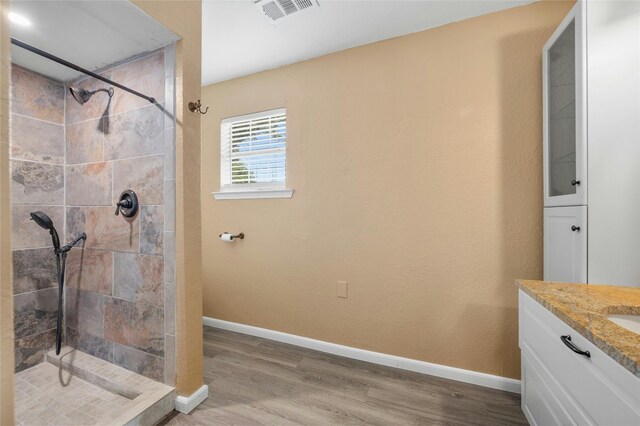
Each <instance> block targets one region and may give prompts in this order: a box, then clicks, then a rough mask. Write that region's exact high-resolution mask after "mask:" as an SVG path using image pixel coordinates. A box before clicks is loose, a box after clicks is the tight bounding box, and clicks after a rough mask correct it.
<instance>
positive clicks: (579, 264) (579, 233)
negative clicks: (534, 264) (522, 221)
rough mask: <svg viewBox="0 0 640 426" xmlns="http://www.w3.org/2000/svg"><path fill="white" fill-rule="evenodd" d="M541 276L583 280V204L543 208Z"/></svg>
mask: <svg viewBox="0 0 640 426" xmlns="http://www.w3.org/2000/svg"><path fill="white" fill-rule="evenodd" d="M544 280H545V281H562V282H572V283H587V207H586V206H578V207H548V208H545V209H544Z"/></svg>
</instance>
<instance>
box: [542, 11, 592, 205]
mask: <svg viewBox="0 0 640 426" xmlns="http://www.w3.org/2000/svg"><path fill="white" fill-rule="evenodd" d="M581 3H582V2H580V3H578V4H576V6H575V7H574V8H573V9H572V11H571V12H570V13H569V15H567V17H566V18H565V20H564V21H563V22H562V24H561V25H560V27H559V28H558V29H557V30H556V32H555V33H554V34H553V36H552V37H551V39H550V40H549V41H548V42H547V44H546V45H545V47H544V50H543V83H544V84H543V86H544V93H543V98H544V108H543V109H544V178H545V179H544V184H545V188H544V198H545V206H570V205H582V204H586V162H585V161H584V159H585V157H586V140H585V139H586V131H584V130H583V125H584V124H585V123H586V120H585V119H584V117H585V115H584V111H583V110H584V93H585V92H584V88H583V86H584V84H585V83H586V79H585V78H584V76H583V72H584V69H585V67H584V66H583V59H584V53H583V46H584V37H583V34H582V29H583V28H584V25H583V23H582V21H581V19H582V16H584V15H583V14H582V13H580V12H581V10H580V9H581V7H582V4H581Z"/></svg>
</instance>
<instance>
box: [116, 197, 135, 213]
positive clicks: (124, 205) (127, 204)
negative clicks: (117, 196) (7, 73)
mask: <svg viewBox="0 0 640 426" xmlns="http://www.w3.org/2000/svg"><path fill="white" fill-rule="evenodd" d="M131 204H132V203H131V199H129V198H125V199H124V200H120V201H118V203H116V216H118V215H119V214H120V208H123V209H130V208H131Z"/></svg>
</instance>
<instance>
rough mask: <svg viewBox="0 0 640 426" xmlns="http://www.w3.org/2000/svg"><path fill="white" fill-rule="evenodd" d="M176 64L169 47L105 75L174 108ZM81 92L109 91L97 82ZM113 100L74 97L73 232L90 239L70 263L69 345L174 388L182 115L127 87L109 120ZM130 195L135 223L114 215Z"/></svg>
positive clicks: (70, 125) (70, 152)
mask: <svg viewBox="0 0 640 426" xmlns="http://www.w3.org/2000/svg"><path fill="white" fill-rule="evenodd" d="M165 57H166V58H165ZM172 58H173V55H172V50H171V49H165V51H161V52H156V53H154V54H152V55H149V56H146V57H143V58H140V59H137V60H135V61H132V62H128V63H126V64H123V65H119V66H117V67H114V68H110V69H108V70H106V71H104V72H103V73H102V75H104V76H106V77H108V78H110V79H112V80H113V81H116V82H118V83H121V84H124V85H126V86H129V87H131V88H133V89H135V90H137V91H139V92H141V93H144V94H146V95H148V96H152V97H154V98H155V99H156V100H157V101H158V102H159V103H160V104H161V105H163V106H166V108H167V109H169V110H173V96H174V94H173V59H172ZM165 59H166V61H165ZM165 62H166V63H167V64H166V66H165ZM72 85H75V86H80V87H83V88H86V89H92V88H93V89H95V88H99V87H107V85H106V84H105V83H103V82H100V81H97V80H94V79H92V78H89V79H84V80H82V81H79V82H75V83H73V84H72ZM107 103H108V96H107V95H106V94H105V93H97V94H96V95H94V97H93V98H92V99H91V100H90V101H89V102H87V103H86V104H85V105H84V106H83V105H80V104H78V103H77V102H76V101H75V100H74V99H73V98H72V97H71V96H67V98H66V119H65V123H66V151H67V161H66V174H65V177H66V179H65V206H66V223H67V227H66V229H67V233H66V235H67V239H70V238H73V237H74V236H75V235H77V234H78V233H80V232H83V231H84V232H86V233H87V236H88V238H87V242H86V244H85V248H84V250H81V249H77V250H72V251H71V252H70V255H69V259H68V264H67V298H66V308H65V315H66V327H67V343H68V344H70V345H71V346H75V347H77V348H78V349H81V350H83V351H84V352H88V353H90V354H91V355H94V356H97V357H99V358H102V359H104V360H107V361H109V362H113V363H114V364H117V365H119V366H122V367H124V368H127V369H129V370H133V371H135V372H137V373H140V374H143V375H145V376H147V377H150V378H153V379H155V380H159V381H165V382H167V383H170V384H173V383H174V381H175V379H174V376H175V367H174V365H175V324H174V323H175V314H174V312H175V297H174V294H175V291H174V282H175V280H174V278H173V275H174V274H173V259H174V253H173V246H174V245H173V243H172V242H173V240H174V230H175V229H174V222H175V221H174V204H175V203H174V199H175V197H174V192H173V191H174V188H175V183H174V180H173V179H174V176H173V161H174V160H173V157H174V156H173V152H174V134H175V129H174V120H173V118H172V117H173V114H172V113H171V114H169V115H167V114H165V113H164V112H163V111H162V109H160V108H158V107H157V106H156V105H151V104H150V103H149V102H147V101H146V100H144V99H141V98H138V97H136V96H134V95H131V94H129V93H127V92H125V91H122V90H118V89H116V90H115V95H114V96H113V98H112V100H111V105H110V106H109V113H108V114H105V113H104V111H105V107H106V105H107ZM126 189H131V190H133V191H135V192H136V194H137V195H138V200H139V202H140V211H139V213H138V215H136V216H135V217H134V218H132V219H127V218H125V217H123V216H122V215H119V216H116V215H115V214H114V211H115V207H114V206H115V203H116V201H117V199H118V198H119V196H120V193H121V192H122V191H124V190H126Z"/></svg>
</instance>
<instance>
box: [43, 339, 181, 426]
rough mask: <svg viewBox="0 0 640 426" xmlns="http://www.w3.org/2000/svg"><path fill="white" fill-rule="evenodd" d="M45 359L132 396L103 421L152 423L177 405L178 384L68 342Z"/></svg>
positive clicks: (117, 391) (99, 385)
mask: <svg viewBox="0 0 640 426" xmlns="http://www.w3.org/2000/svg"><path fill="white" fill-rule="evenodd" d="M45 361H46V362H48V363H49V364H52V365H54V366H56V367H58V368H62V369H63V370H65V371H67V372H69V373H70V374H71V375H72V376H76V377H78V378H79V379H82V380H84V381H87V382H89V383H91V384H93V385H95V386H98V387H100V388H102V389H104V390H107V391H109V392H111V393H114V394H117V395H120V396H122V397H124V398H126V399H128V400H130V402H129V403H127V404H125V405H123V406H121V407H119V410H118V412H117V413H111V414H110V415H108V416H104V418H103V419H102V420H101V421H100V422H99V424H101V425H102V424H104V425H136V426H137V425H140V426H147V425H149V426H151V425H154V424H156V423H158V422H159V421H160V420H162V419H163V418H164V417H166V416H167V415H168V414H169V413H170V412H171V411H173V410H174V408H175V400H176V391H175V388H173V387H171V386H168V385H165V384H163V383H160V382H156V381H155V380H152V379H149V378H147V377H144V376H142V375H140V374H137V373H134V372H132V371H129V370H126V369H124V368H122V367H118V366H117V365H114V364H111V363H110V362H107V361H104V360H102V359H99V358H96V357H94V356H92V355H89V354H87V353H85V352H82V351H80V350H78V349H74V348H71V347H69V346H64V347H63V348H62V350H61V351H60V355H56V354H55V351H50V352H49V353H47V356H46V358H45Z"/></svg>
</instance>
